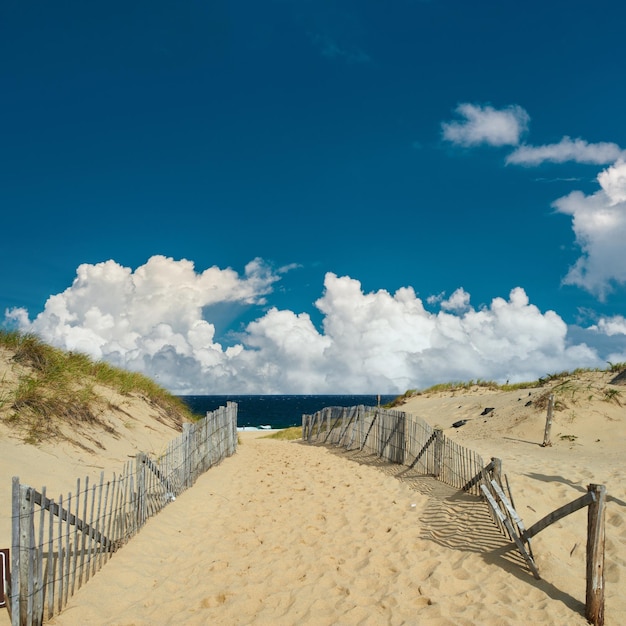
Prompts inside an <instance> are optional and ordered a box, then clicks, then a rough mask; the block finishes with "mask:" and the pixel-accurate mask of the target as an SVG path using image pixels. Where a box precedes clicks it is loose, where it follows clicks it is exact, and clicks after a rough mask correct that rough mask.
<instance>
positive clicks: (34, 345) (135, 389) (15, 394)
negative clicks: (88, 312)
mask: <svg viewBox="0 0 626 626" xmlns="http://www.w3.org/2000/svg"><path fill="white" fill-rule="evenodd" d="M0 348H3V349H5V350H6V351H7V352H8V353H9V354H10V355H11V356H10V360H11V361H12V362H13V363H14V364H15V365H16V366H17V367H16V368H14V372H15V374H16V378H17V379H16V381H15V384H12V385H9V384H6V385H3V387H4V388H3V389H2V390H0V418H1V419H3V420H4V421H5V422H6V423H8V424H12V425H14V426H17V427H19V428H20V429H21V430H22V431H23V433H24V438H25V440H26V441H28V442H29V443H37V442H39V441H40V440H41V439H42V438H43V437H46V436H48V437H49V436H60V435H61V425H62V424H67V423H69V424H75V425H80V424H89V423H99V422H100V421H101V420H100V418H99V415H100V413H101V412H102V408H103V405H106V404H107V402H109V403H110V401H106V400H105V399H104V396H103V395H102V393H101V392H100V391H99V388H100V389H101V388H103V387H104V388H109V389H112V390H114V391H117V392H118V393H119V394H121V395H122V396H128V395H131V394H135V395H140V396H143V397H144V398H146V399H147V400H148V402H150V403H151V404H153V405H155V406H156V407H158V408H159V409H160V410H161V411H162V412H163V413H164V414H165V415H166V416H168V417H171V418H173V419H175V420H177V421H181V422H182V421H187V420H195V419H197V416H194V415H193V414H192V412H191V411H190V410H189V409H188V407H187V406H186V405H185V403H184V402H183V401H182V400H181V399H180V398H177V397H176V396H174V395H172V394H170V393H169V392H168V391H166V390H165V389H163V388H162V387H160V386H159V385H157V384H156V383H155V382H154V381H153V380H151V379H150V378H148V377H147V376H144V375H143V374H139V373H137V372H130V371H126V370H124V369H121V368H116V367H114V366H112V365H109V364H108V363H105V362H102V361H94V360H93V359H91V358H90V357H89V356H87V355H85V354H82V353H78V352H66V351H63V350H61V349H59V348H55V347H52V346H50V345H48V344H46V343H44V342H43V341H41V340H40V339H39V338H37V337H36V336H35V335H32V334H22V333H20V332H18V331H5V330H0ZM2 382H3V383H4V382H6V381H2Z"/></svg>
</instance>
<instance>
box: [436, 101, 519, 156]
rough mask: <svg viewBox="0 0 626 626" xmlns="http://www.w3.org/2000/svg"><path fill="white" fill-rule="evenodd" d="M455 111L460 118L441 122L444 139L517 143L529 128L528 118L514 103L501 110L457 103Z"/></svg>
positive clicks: (463, 142)
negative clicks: (454, 120)
mask: <svg viewBox="0 0 626 626" xmlns="http://www.w3.org/2000/svg"><path fill="white" fill-rule="evenodd" d="M456 112H457V113H458V114H459V115H460V116H461V117H462V118H463V120H461V121H456V122H444V123H442V125H441V126H442V129H443V138H444V139H446V140H447V141H450V142H452V143H454V144H458V145H461V146H466V147H468V146H477V145H480V144H488V145H491V146H516V145H517V144H518V143H519V141H520V137H521V135H522V134H523V133H524V132H525V131H526V129H527V128H528V122H529V120H530V117H529V115H528V113H526V111H525V110H524V109H523V108H522V107H520V106H517V105H513V106H509V107H506V108H504V109H494V108H493V107H491V106H488V105H487V106H480V105H475V104H470V103H463V104H460V105H459V106H458V107H457V108H456Z"/></svg>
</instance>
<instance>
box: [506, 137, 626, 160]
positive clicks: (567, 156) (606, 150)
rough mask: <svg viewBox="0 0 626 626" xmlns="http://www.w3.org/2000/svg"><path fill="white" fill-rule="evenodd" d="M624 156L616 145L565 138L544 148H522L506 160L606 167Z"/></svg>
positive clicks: (526, 146)
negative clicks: (573, 163)
mask: <svg viewBox="0 0 626 626" xmlns="http://www.w3.org/2000/svg"><path fill="white" fill-rule="evenodd" d="M623 154H624V152H623V150H622V149H621V148H620V147H619V146H618V145H617V144H616V143H608V142H600V143H588V142H586V141H584V140H583V139H570V138H569V137H563V139H561V141H560V142H559V143H553V144H546V145H543V146H529V145H523V146H520V147H519V148H517V149H516V150H515V151H514V152H512V153H511V154H510V155H509V156H508V157H507V158H506V162H507V163H513V164H515V165H528V166H535V165H540V164H541V163H544V162H545V161H550V162H552V163H565V162H566V161H574V162H576V163H589V164H592V165H606V164H608V163H613V162H614V161H616V160H617V159H618V158H619V157H620V156H622V155H623Z"/></svg>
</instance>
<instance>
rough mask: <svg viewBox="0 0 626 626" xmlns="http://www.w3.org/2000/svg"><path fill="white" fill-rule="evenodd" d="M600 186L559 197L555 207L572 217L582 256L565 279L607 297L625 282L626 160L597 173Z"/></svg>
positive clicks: (570, 283)
mask: <svg viewBox="0 0 626 626" xmlns="http://www.w3.org/2000/svg"><path fill="white" fill-rule="evenodd" d="M598 182H599V183H600V190H599V191H597V192H596V193H594V194H591V195H589V196H586V195H585V194H583V193H581V192H580V191H574V192H572V193H570V194H569V195H567V196H565V197H563V198H559V199H558V200H557V201H556V202H555V203H554V207H555V208H556V210H557V211H558V212H560V213H564V214H565V215H570V216H571V217H572V228H573V229H574V233H575V235H576V242H577V244H578V245H579V246H580V248H581V250H582V255H581V257H580V258H579V259H578V260H577V261H576V263H575V264H574V266H573V267H571V268H570V269H569V271H568V273H567V275H566V277H565V278H564V280H563V282H564V283H565V284H569V285H577V286H579V287H582V288H583V289H586V290H587V291H589V292H590V293H592V294H594V295H596V296H597V297H598V298H600V300H605V299H606V296H607V294H608V293H610V292H611V291H612V290H613V288H614V285H615V284H626V249H625V247H624V241H626V163H625V162H624V161H618V162H617V163H615V165H612V166H611V167H609V168H607V169H606V170H604V171H603V172H601V173H600V174H599V175H598Z"/></svg>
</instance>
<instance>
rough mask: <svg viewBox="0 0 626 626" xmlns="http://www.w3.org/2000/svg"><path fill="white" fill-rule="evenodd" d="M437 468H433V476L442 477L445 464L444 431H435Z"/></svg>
mask: <svg viewBox="0 0 626 626" xmlns="http://www.w3.org/2000/svg"><path fill="white" fill-rule="evenodd" d="M434 456H435V459H434V461H435V467H434V468H433V476H434V477H435V478H439V476H440V475H441V466H442V464H443V430H441V429H438V428H436V429H435V454H434Z"/></svg>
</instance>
